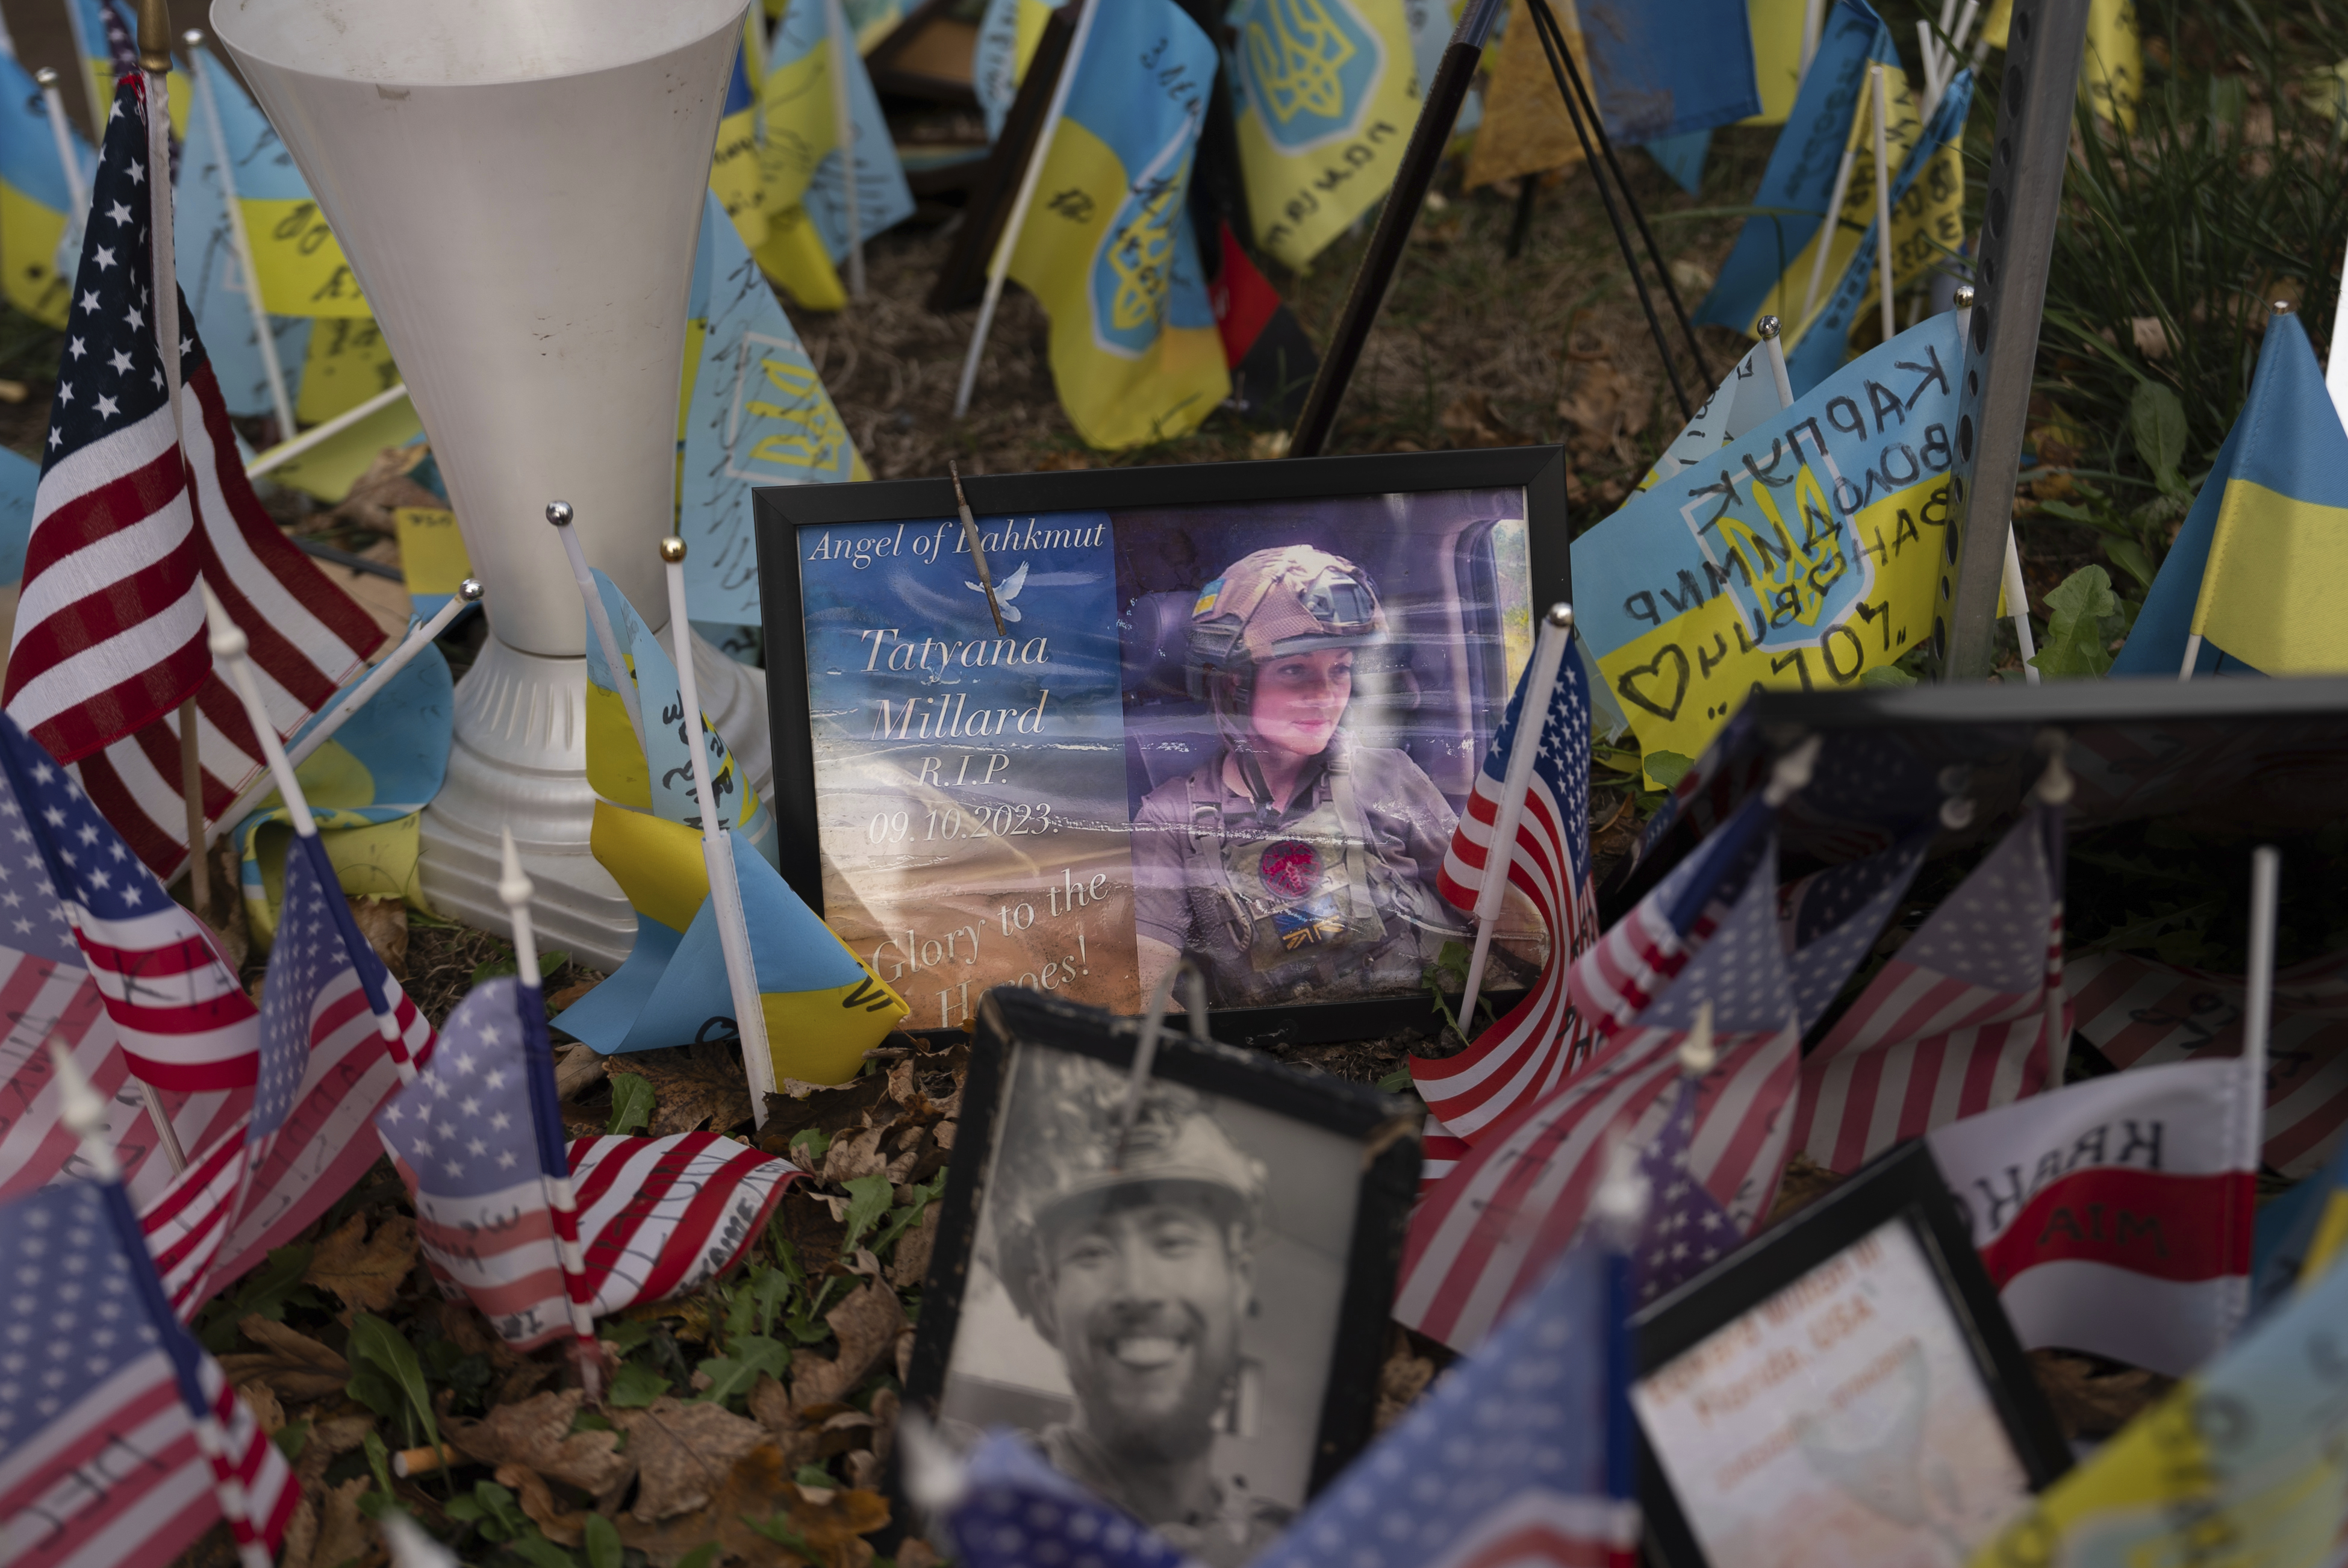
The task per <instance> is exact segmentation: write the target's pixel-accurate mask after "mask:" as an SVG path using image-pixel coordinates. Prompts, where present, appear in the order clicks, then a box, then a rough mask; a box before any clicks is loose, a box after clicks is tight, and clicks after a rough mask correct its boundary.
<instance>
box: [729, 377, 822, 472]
mask: <svg viewBox="0 0 2348 1568" xmlns="http://www.w3.org/2000/svg"><path fill="white" fill-rule="evenodd" d="M758 367H759V369H760V370H761V371H763V372H764V373H765V375H766V377H767V388H766V389H767V390H770V391H772V392H773V393H775V394H778V395H779V397H782V398H784V399H787V401H779V402H770V401H767V399H764V398H759V397H751V398H749V399H748V400H747V401H745V402H744V404H743V405H742V411H743V412H744V413H745V414H748V415H751V416H754V417H756V418H761V419H771V420H773V421H774V422H775V423H776V424H778V425H780V426H781V427H783V428H781V429H778V430H772V431H769V432H768V433H767V434H766V435H763V436H761V437H759V438H758V439H757V443H756V444H755V445H754V446H752V447H751V449H750V452H749V457H748V460H749V461H751V462H754V463H772V464H774V465H775V466H776V467H778V468H784V469H820V468H829V467H830V466H832V465H833V464H834V463H836V462H838V461H839V448H840V443H841V442H843V441H845V440H846V439H847V438H848V431H847V428H846V427H844V426H842V425H841V424H840V422H839V414H838V413H837V412H835V411H834V410H833V408H832V406H831V399H830V398H829V397H826V396H825V395H824V389H823V383H822V382H821V381H819V380H818V379H817V378H816V374H815V372H814V371H813V370H811V369H808V368H805V367H802V366H797V365H794V364H792V363H791V362H790V361H789V360H788V359H778V358H772V357H766V356H762V357H761V358H760V359H759V362H758Z"/></svg>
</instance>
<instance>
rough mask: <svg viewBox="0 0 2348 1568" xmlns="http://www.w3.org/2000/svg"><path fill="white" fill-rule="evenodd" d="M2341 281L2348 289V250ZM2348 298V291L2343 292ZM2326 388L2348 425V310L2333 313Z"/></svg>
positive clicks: (2342, 259) (2325, 365)
mask: <svg viewBox="0 0 2348 1568" xmlns="http://www.w3.org/2000/svg"><path fill="white" fill-rule="evenodd" d="M2340 283H2341V287H2342V289H2343V291H2348V251H2343V252H2342V253H2341V257H2340ZM2343 298H2348V293H2343ZM2323 387H2324V390H2326V391H2328V392H2330V393H2331V394H2332V406H2333V407H2334V408H2336V409H2338V410H2339V411H2340V421H2341V423H2342V424H2343V425H2348V310H2334V311H2333V313H2332V357H2331V358H2329V359H2327V360H2325V361H2324V362H2323Z"/></svg>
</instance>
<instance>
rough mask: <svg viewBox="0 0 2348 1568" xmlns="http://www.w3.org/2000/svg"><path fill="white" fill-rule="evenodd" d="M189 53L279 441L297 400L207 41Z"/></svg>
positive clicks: (189, 39)
mask: <svg viewBox="0 0 2348 1568" xmlns="http://www.w3.org/2000/svg"><path fill="white" fill-rule="evenodd" d="M180 42H181V43H182V44H185V45H186V46H187V47H188V85H189V86H190V87H191V88H194V89H195V99H196V102H195V107H196V108H197V109H198V110H199V111H201V113H202V115H203V117H204V129H205V130H206V131H208V132H209V133H210V134H211V139H212V147H213V150H215V151H216V152H217V154H218V155H219V158H220V182H221V200H222V201H223V203H224V204H225V205H226V207H227V209H228V235H229V245H230V248H231V249H232V250H233V251H234V252H235V253H236V266H237V271H238V272H239V273H242V275H243V278H244V304H245V309H246V310H247V312H248V313H250V314H251V315H252V341H253V346H254V347H256V348H258V349H260V350H261V368H262V371H263V374H265V375H266V376H267V377H269V406H270V407H272V408H273V409H274V410H275V411H276V414H277V430H278V436H279V438H280V439H284V438H289V437H291V436H292V435H293V397H292V396H291V395H290V394H288V393H287V392H286V390H285V366H283V365H282V364H280V363H279V362H278V358H277V335H276V333H275V332H273V330H272V329H271V327H270V324H269V306H268V305H267V304H265V303H264V302H263V300H262V297H261V273H260V272H259V271H258V270H257V269H256V268H255V267H254V266H253V264H252V235H251V234H250V233H249V232H246V230H245V226H244V206H243V203H242V202H241V201H238V200H237V195H236V159H235V157H234V156H233V155H232V153H231V152H230V150H229V145H228V136H227V133H226V132H224V131H223V130H222V129H221V115H220V100H219V99H218V98H214V97H213V96H212V95H213V93H214V91H215V90H216V89H215V88H214V87H213V84H212V77H211V69H210V68H209V67H206V66H205V64H204V49H203V43H204V36H203V34H201V33H200V32H198V31H197V30H196V29H195V28H193V27H191V28H189V29H188V30H187V31H186V32H185V33H182V34H181V35H180Z"/></svg>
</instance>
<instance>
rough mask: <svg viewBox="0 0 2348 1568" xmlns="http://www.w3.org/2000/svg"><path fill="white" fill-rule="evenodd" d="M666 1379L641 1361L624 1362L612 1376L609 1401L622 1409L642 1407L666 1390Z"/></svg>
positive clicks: (667, 1385) (667, 1384)
mask: <svg viewBox="0 0 2348 1568" xmlns="http://www.w3.org/2000/svg"><path fill="white" fill-rule="evenodd" d="M668 1387H669V1383H668V1379H667V1378H665V1377H662V1376H661V1375H660V1373H659V1372H657V1371H655V1370H654V1368H652V1367H647V1366H645V1365H644V1363H643V1362H641V1361H630V1362H626V1363H624V1364H623V1366H622V1367H620V1370H619V1371H618V1373H617V1374H615V1375H614V1376H613V1378H612V1391H611V1396H610V1397H611V1401H612V1403H613V1405H615V1406H617V1407H618V1408H621V1409H623V1410H635V1409H642V1408H644V1406H646V1405H649V1404H651V1403H652V1402H653V1401H654V1399H657V1398H660V1397H661V1396H662V1395H664V1394H665V1393H667V1392H668Z"/></svg>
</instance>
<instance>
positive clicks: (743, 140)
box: [709, 22, 767, 250]
mask: <svg viewBox="0 0 2348 1568" xmlns="http://www.w3.org/2000/svg"><path fill="white" fill-rule="evenodd" d="M745 26H746V27H747V26H756V23H755V22H746V23H745ZM749 44H750V40H749V38H748V36H747V33H746V35H745V36H744V39H743V42H742V45H741V46H739V47H737V48H736V50H735V51H734V68H733V69H732V70H731V71H730V72H728V73H727V75H726V102H725V104H724V105H723V106H722V107H721V108H719V109H718V111H717V150H716V152H715V153H714V154H712V155H711V157H710V160H709V188H710V190H712V191H716V193H717V200H718V201H722V202H724V203H725V205H726V216H727V217H729V218H731V219H733V220H734V227H735V228H736V230H738V231H740V232H741V235H742V242H743V243H744V244H746V245H748V246H749V247H751V248H752V249H753V250H756V249H757V247H758V246H760V245H762V244H764V243H765V242H766V239H767V184H766V179H765V176H764V175H763V174H762V172H761V171H760V169H759V152H758V94H757V90H756V89H755V88H752V87H751V85H750V72H751V60H750V58H749Z"/></svg>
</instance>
